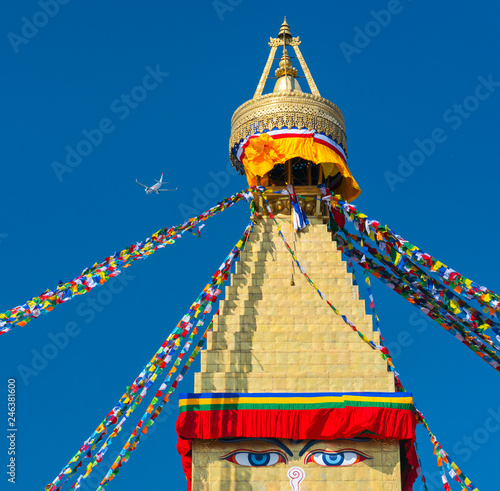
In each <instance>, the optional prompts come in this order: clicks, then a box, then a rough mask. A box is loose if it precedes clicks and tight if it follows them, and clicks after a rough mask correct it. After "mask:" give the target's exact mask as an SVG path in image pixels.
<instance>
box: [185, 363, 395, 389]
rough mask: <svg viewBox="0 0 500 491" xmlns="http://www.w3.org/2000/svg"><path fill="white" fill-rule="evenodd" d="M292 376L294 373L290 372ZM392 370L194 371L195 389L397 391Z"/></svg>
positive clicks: (302, 368)
mask: <svg viewBox="0 0 500 491" xmlns="http://www.w3.org/2000/svg"><path fill="white" fill-rule="evenodd" d="M290 375H291V373H290ZM394 390H395V385H394V376H393V374H392V373H390V372H387V373H380V374H375V375H373V376H372V375H368V374H367V376H366V377H363V376H362V374H353V373H352V371H351V370H347V371H346V372H344V373H340V372H339V373H337V374H330V375H329V374H325V372H311V371H308V370H307V367H298V371H297V372H293V376H289V377H283V375H282V374H277V375H276V376H273V375H272V374H265V375H263V374H259V373H242V374H231V373H212V374H203V373H196V374H195V392H230V391H234V392H362V391H370V392H394Z"/></svg>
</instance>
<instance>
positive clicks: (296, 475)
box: [288, 467, 306, 491]
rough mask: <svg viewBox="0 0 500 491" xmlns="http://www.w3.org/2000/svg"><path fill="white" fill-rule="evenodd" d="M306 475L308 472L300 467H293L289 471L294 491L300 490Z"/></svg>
mask: <svg viewBox="0 0 500 491" xmlns="http://www.w3.org/2000/svg"><path fill="white" fill-rule="evenodd" d="M305 477H306V473H305V472H304V470H303V469H301V468H300V467H292V468H291V469H290V470H289V471H288V478H289V479H290V485H291V486H292V491H300V483H301V482H302V481H303V480H304V478H305Z"/></svg>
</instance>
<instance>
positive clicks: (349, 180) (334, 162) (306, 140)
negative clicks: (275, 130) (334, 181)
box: [242, 133, 361, 201]
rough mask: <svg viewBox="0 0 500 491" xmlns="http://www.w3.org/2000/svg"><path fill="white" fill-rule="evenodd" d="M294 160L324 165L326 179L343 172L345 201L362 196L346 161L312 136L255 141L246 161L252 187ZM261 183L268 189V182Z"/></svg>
mask: <svg viewBox="0 0 500 491" xmlns="http://www.w3.org/2000/svg"><path fill="white" fill-rule="evenodd" d="M294 157H301V158H303V159H305V160H308V161H310V162H313V163H314V164H316V165H320V164H321V167H322V168H323V173H324V175H325V177H328V176H334V175H335V174H337V173H338V172H340V173H341V174H342V176H343V178H344V179H342V183H341V184H340V186H339V188H337V190H336V191H335V192H336V193H338V194H340V195H341V196H342V198H343V199H344V200H346V201H352V200H354V199H356V198H357V197H358V196H359V195H360V194H361V189H360V187H359V185H358V183H357V182H356V180H355V179H354V177H353V176H352V174H351V171H350V170H349V168H348V167H347V164H346V163H345V162H344V159H343V158H342V157H341V156H340V155H339V154H337V153H336V152H335V151H333V150H332V149H331V148H329V147H327V146H325V145H322V144H320V143H316V142H315V141H314V137H313V136H312V135H311V136H307V137H286V138H273V137H272V136H271V135H268V134H267V133H262V135H260V136H258V137H257V138H251V139H250V140H249V141H248V146H247V147H246V149H245V154H244V157H243V161H242V164H243V166H244V167H245V174H246V176H247V180H248V183H249V185H251V186H255V185H256V184H257V179H256V176H261V177H265V176H266V174H267V173H268V172H269V171H270V170H271V169H272V168H273V167H274V166H275V165H276V164H282V163H284V162H286V161H287V160H289V159H292V158H294ZM261 183H262V184H263V185H266V184H265V182H261Z"/></svg>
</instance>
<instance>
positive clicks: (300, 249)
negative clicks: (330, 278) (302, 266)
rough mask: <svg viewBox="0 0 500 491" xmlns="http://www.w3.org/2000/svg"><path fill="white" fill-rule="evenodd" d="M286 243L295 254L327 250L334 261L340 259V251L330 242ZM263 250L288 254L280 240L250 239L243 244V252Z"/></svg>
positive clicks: (305, 254) (304, 254)
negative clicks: (255, 240) (254, 240)
mask: <svg viewBox="0 0 500 491" xmlns="http://www.w3.org/2000/svg"><path fill="white" fill-rule="evenodd" d="M287 242H288V241H287ZM288 244H289V246H290V247H291V249H292V251H294V252H295V253H296V255H297V256H301V255H302V256H308V255H309V254H310V253H311V252H327V253H328V254H329V255H330V256H332V257H333V258H335V259H336V261H338V262H340V261H341V256H340V252H339V251H337V250H336V248H335V246H334V245H333V244H332V243H331V242H319V241H296V242H293V243H291V242H288ZM264 251H267V252H287V253H288V254H290V252H289V251H288V249H287V248H286V246H285V244H284V243H283V241H281V243H280V242H278V241H265V242H264V241H261V242H253V241H250V242H248V243H247V245H246V246H245V253H249V252H254V253H255V252H264ZM298 259H299V260H300V257H298Z"/></svg>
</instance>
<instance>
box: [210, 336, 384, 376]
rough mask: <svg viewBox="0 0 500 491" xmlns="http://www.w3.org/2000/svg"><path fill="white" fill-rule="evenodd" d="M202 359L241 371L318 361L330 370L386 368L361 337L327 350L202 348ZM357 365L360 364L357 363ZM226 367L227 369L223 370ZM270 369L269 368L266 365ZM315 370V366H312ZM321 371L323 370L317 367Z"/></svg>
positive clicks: (314, 363) (283, 368)
mask: <svg viewBox="0 0 500 491" xmlns="http://www.w3.org/2000/svg"><path fill="white" fill-rule="evenodd" d="M201 360H202V363H206V364H208V365H219V366H221V367H222V366H225V367H226V368H230V367H233V368H234V370H236V371H238V370H239V369H240V368H241V367H243V368H244V367H246V366H250V365H253V364H258V365H261V366H263V367H267V366H268V365H273V366H274V365H276V366H281V367H282V368H281V369H280V371H282V370H290V367H291V366H297V365H298V366H299V367H305V366H309V365H310V366H313V365H314V366H316V365H319V366H321V367H322V369H324V370H325V371H327V372H330V371H332V370H335V367H336V366H337V365H352V366H353V369H352V372H353V373H356V371H357V370H358V368H359V367H360V366H362V365H367V366H370V369H371V368H373V367H376V366H382V367H384V369H385V370H386V369H387V363H386V361H385V360H384V359H383V358H382V357H381V355H380V353H379V352H378V350H374V349H372V348H370V347H369V346H368V345H367V344H365V343H363V341H362V340H361V339H360V340H359V343H348V345H347V346H345V347H344V346H342V348H340V347H338V348H337V349H334V348H329V349H328V351H311V350H309V351H302V350H299V351H292V350H289V349H287V347H285V346H284V347H283V349H282V350H279V351H272V350H269V349H265V348H264V349H261V350H257V349H252V350H251V351H250V350H242V351H233V350H224V351H217V350H203V351H202V352H201ZM355 365H359V366H358V367H355ZM221 371H225V370H221ZM266 371H267V369H266ZM312 371H315V370H312ZM316 371H320V370H316Z"/></svg>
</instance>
